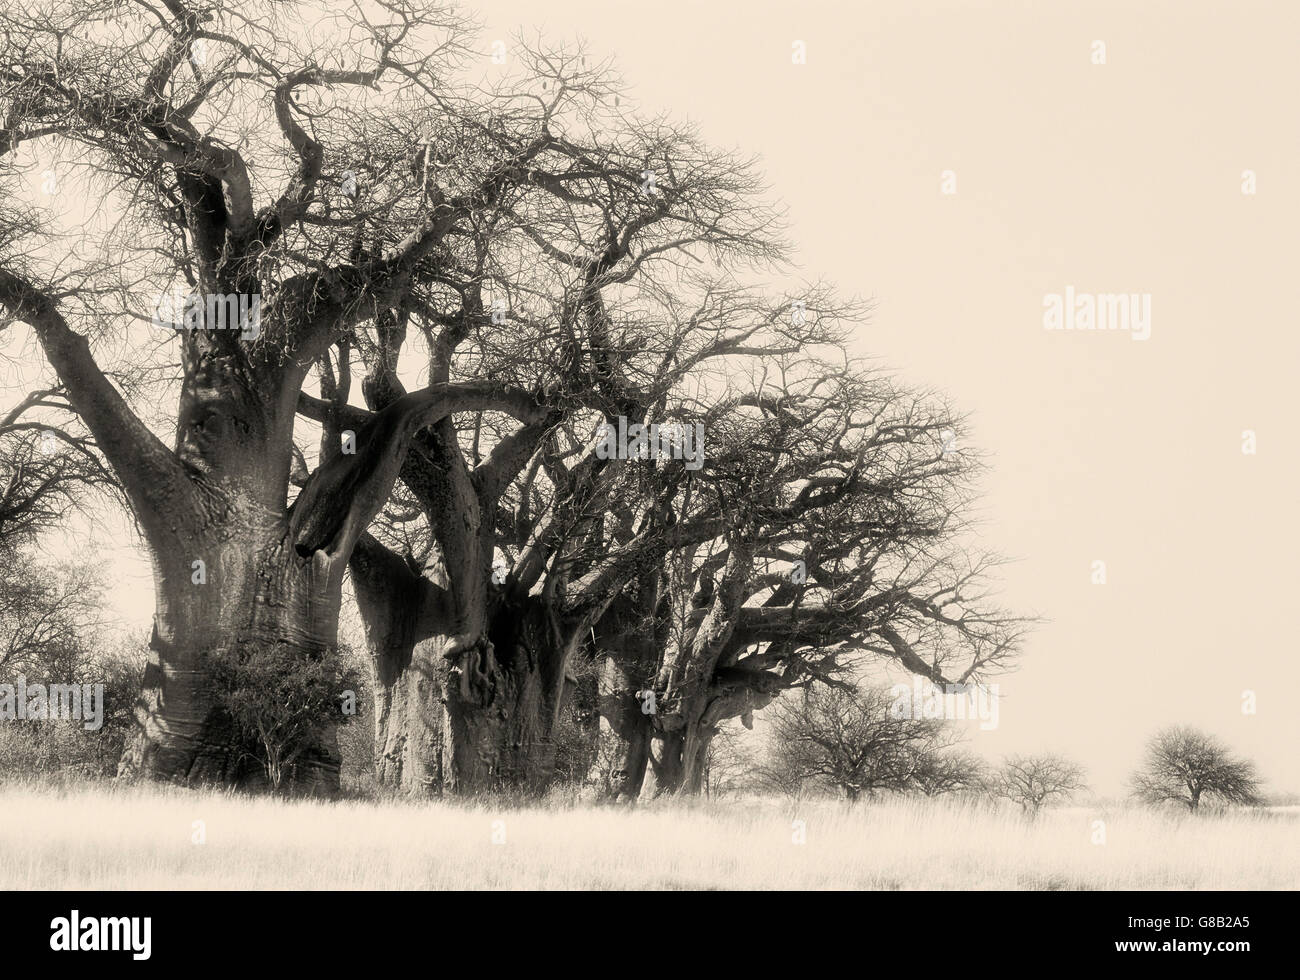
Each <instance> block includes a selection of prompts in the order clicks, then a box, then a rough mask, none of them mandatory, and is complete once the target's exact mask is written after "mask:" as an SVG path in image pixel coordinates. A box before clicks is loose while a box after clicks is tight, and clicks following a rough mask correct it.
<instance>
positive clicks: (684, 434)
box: [596, 415, 704, 470]
mask: <svg viewBox="0 0 1300 980" xmlns="http://www.w3.org/2000/svg"><path fill="white" fill-rule="evenodd" d="M598 438H599V439H600V442H599V443H598V444H597V445H596V457H597V458H598V459H679V460H684V461H685V462H686V468H687V469H688V470H698V469H700V468H702V467H703V466H704V425H703V423H701V422H696V423H695V424H694V425H693V426H690V425H682V424H680V423H677V422H670V423H666V424H663V425H660V424H659V423H657V422H651V423H650V424H649V425H643V424H642V423H640V422H633V423H632V424H631V425H629V424H628V421H627V418H626V417H625V416H622V415H620V416H619V418H618V425H617V426H615V425H612V424H610V423H608V422H606V423H604V424H603V425H602V426H601V430H600V433H599V436H598Z"/></svg>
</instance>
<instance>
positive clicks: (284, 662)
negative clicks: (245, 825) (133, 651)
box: [205, 644, 358, 792]
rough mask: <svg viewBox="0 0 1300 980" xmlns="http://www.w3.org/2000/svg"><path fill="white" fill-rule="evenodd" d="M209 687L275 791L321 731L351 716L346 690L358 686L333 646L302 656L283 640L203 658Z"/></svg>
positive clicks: (318, 743) (317, 744)
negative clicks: (315, 654) (345, 703)
mask: <svg viewBox="0 0 1300 980" xmlns="http://www.w3.org/2000/svg"><path fill="white" fill-rule="evenodd" d="M205 661H206V667H207V670H208V684H207V687H208V692H209V695H210V696H211V697H212V699H213V701H214V703H215V706H217V707H219V708H220V709H221V711H222V712H223V713H224V714H225V715H226V717H227V718H229V720H230V722H231V724H232V725H233V727H234V730H235V735H236V736H237V744H241V745H245V746H247V747H248V748H247V749H246V751H245V755H246V756H252V757H253V758H255V759H256V760H257V761H258V762H259V763H260V764H261V766H262V768H263V769H264V771H265V772H266V778H267V781H268V783H269V784H270V786H271V788H272V789H273V790H275V791H277V792H278V791H279V790H280V787H281V785H282V784H283V782H284V779H285V777H286V776H287V775H289V774H291V773H292V772H293V770H294V766H295V764H296V763H297V761H298V759H299V758H300V757H302V756H303V755H304V753H307V754H311V753H313V752H315V751H316V750H318V749H320V747H321V733H322V732H323V731H324V730H326V729H327V728H328V727H329V726H331V725H341V724H344V723H346V722H347V721H348V720H349V716H348V715H347V714H344V712H343V711H342V706H343V705H342V702H343V698H344V696H345V695H344V691H345V690H346V689H348V688H352V689H355V688H356V687H357V686H358V682H357V678H356V677H355V675H354V674H353V673H352V672H351V671H350V670H347V669H346V668H345V667H344V664H343V659H342V657H341V656H340V654H339V651H338V650H337V649H330V650H327V651H326V652H325V653H324V654H322V655H320V656H318V657H316V658H312V659H308V660H302V659H301V658H300V656H299V655H298V654H297V653H296V652H295V651H294V650H292V649H291V648H289V647H286V646H284V645H282V644H248V645H246V646H244V647H242V648H235V649H231V650H229V651H228V652H222V653H219V654H212V655H209V656H208V657H206V658H205Z"/></svg>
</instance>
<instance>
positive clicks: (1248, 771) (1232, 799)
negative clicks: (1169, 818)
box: [1131, 725, 1263, 813]
mask: <svg viewBox="0 0 1300 980" xmlns="http://www.w3.org/2000/svg"><path fill="white" fill-rule="evenodd" d="M1131 785H1132V795H1133V797H1134V799H1136V800H1138V801H1139V802H1141V803H1145V804H1147V805H1149V806H1160V805H1162V804H1164V803H1178V804H1181V805H1182V806H1185V807H1187V809H1188V810H1189V811H1190V812H1192V813H1195V812H1196V811H1197V810H1198V809H1199V808H1200V805H1201V800H1202V799H1203V798H1205V797H1212V798H1215V799H1217V800H1219V801H1220V802H1222V803H1225V804H1232V803H1236V804H1241V805H1243V806H1258V805H1259V804H1260V803H1261V802H1263V800H1262V798H1261V796H1260V778H1259V774H1258V773H1257V772H1256V769H1255V764H1254V763H1253V762H1250V761H1249V760H1246V759H1240V758H1236V757H1234V756H1233V755H1232V754H1231V751H1230V750H1229V748H1228V747H1227V746H1226V745H1225V744H1224V743H1223V742H1221V741H1220V740H1219V739H1218V738H1216V737H1215V736H1214V735H1211V734H1209V733H1207V732H1202V731H1199V730H1198V729H1195V728H1191V727H1188V726H1185V725H1173V726H1170V727H1168V728H1162V729H1161V730H1160V731H1158V732H1156V733H1155V735H1153V736H1152V737H1151V741H1150V742H1148V743H1147V751H1146V758H1145V759H1144V760H1143V762H1142V766H1141V768H1139V769H1138V770H1137V771H1136V772H1135V773H1134V774H1133V776H1132V779H1131Z"/></svg>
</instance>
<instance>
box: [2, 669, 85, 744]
mask: <svg viewBox="0 0 1300 980" xmlns="http://www.w3.org/2000/svg"><path fill="white" fill-rule="evenodd" d="M0 721H80V722H82V726H81V727H82V728H84V729H85V730H86V731H88V732H96V731H99V729H100V728H101V727H102V726H103V724H104V685H103V684H48V685H47V684H28V683H27V677H26V675H25V674H19V675H18V683H17V684H0Z"/></svg>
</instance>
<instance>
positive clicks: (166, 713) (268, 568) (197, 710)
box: [118, 527, 341, 793]
mask: <svg viewBox="0 0 1300 980" xmlns="http://www.w3.org/2000/svg"><path fill="white" fill-rule="evenodd" d="M250 539H251V540H250ZM287 541H288V539H287V532H286V531H285V530H284V529H283V527H282V528H281V529H280V534H279V535H278V536H276V535H275V533H274V532H272V533H271V534H270V535H267V536H265V537H262V538H261V539H260V541H259V540H257V538H255V537H254V536H253V535H252V534H245V535H240V536H236V537H234V538H233V539H232V540H230V541H227V542H223V543H220V544H216V545H213V546H211V547H207V548H205V547H203V546H201V545H199V546H196V547H195V548H194V549H193V553H192V554H182V553H175V554H169V555H163V556H158V557H156V558H155V568H156V569H157V572H156V578H157V610H156V612H155V615H154V628H153V633H152V636H151V638H150V644H149V645H150V656H149V663H148V666H147V668H146V670H145V677H144V685H143V690H142V692H141V697H140V701H139V703H138V705H137V710H136V718H137V726H136V729H135V731H134V733H133V734H132V736H131V737H130V738H129V739H128V742H127V745H126V749H125V751H124V753H123V757H122V760H121V763H120V765H119V770H118V771H119V775H121V776H123V777H133V776H143V777H147V778H153V779H162V780H169V781H178V782H184V783H195V784H207V783H217V784H223V785H231V784H234V785H260V783H261V781H262V775H261V771H260V767H259V766H258V765H257V764H256V763H254V762H252V761H251V760H249V759H247V758H241V753H240V752H239V751H238V748H239V747H238V746H237V745H236V744H235V742H234V740H233V739H232V733H231V730H230V727H229V725H228V724H226V723H225V722H223V720H222V718H221V717H220V714H219V712H216V711H214V709H213V706H212V704H211V700H210V696H209V693H208V692H206V691H205V689H204V682H205V674H204V671H203V658H204V656H205V655H208V654H213V653H219V652H226V651H230V650H237V649H238V648H239V647H240V646H241V645H243V644H259V645H262V644H280V645H287V646H288V647H290V648H291V649H293V650H294V651H296V652H300V654H301V656H302V657H304V658H306V657H310V656H314V655H319V654H321V653H322V652H324V651H325V650H326V649H328V648H329V647H330V646H331V645H332V644H333V643H334V640H335V634H336V631H337V626H338V610H339V602H340V585H341V575H340V574H339V572H338V569H337V567H336V566H335V565H334V563H333V562H331V561H329V560H322V559H321V556H320V555H319V553H317V555H316V556H313V557H311V558H304V557H302V556H299V555H298V554H297V553H296V552H295V551H294V550H293V549H292V548H290V547H288V545H287ZM195 560H200V561H202V562H203V563H204V566H205V568H204V574H205V577H206V582H204V583H202V584H199V583H196V582H195V581H194V570H193V568H192V562H193V561H195ZM322 735H323V742H324V745H325V748H324V749H323V751H320V752H316V753H311V754H308V755H304V756H303V757H300V759H299V760H298V762H297V765H296V769H295V774H294V776H293V778H292V779H291V780H290V781H289V782H290V786H291V788H292V789H294V790H296V791H308V792H318V793H332V792H334V791H336V790H337V788H338V776H339V753H338V749H337V744H336V738H335V732H334V729H333V727H331V726H327V729H326V730H325V731H324V732H323V733H322Z"/></svg>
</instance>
